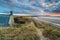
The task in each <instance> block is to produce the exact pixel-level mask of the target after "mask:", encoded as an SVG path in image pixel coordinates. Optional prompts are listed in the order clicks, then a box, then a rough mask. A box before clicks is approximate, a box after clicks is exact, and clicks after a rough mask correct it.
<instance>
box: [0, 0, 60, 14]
mask: <svg viewBox="0 0 60 40" xmlns="http://www.w3.org/2000/svg"><path fill="white" fill-rule="evenodd" d="M9 11H13V12H14V13H28V14H39V13H44V12H54V13H59V12H60V0H0V13H8V12H9Z"/></svg>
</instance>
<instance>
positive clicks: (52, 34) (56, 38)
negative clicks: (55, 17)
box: [40, 22, 60, 40]
mask: <svg viewBox="0 0 60 40" xmlns="http://www.w3.org/2000/svg"><path fill="white" fill-rule="evenodd" d="M40 24H41V26H42V27H43V29H44V31H43V35H44V36H45V37H48V38H49V39H50V40H60V28H59V27H58V26H54V25H52V24H47V23H44V22H40Z"/></svg>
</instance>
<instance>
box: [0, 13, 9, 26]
mask: <svg viewBox="0 0 60 40" xmlns="http://www.w3.org/2000/svg"><path fill="white" fill-rule="evenodd" d="M8 23H9V16H8V15H4V14H0V26H8V25H9V24H8Z"/></svg>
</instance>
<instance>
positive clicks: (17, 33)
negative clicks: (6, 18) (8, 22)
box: [0, 26, 40, 40]
mask: <svg viewBox="0 0 60 40" xmlns="http://www.w3.org/2000/svg"><path fill="white" fill-rule="evenodd" d="M0 40H40V39H39V36H38V35H37V33H36V29H35V28H34V27H31V26H30V27H18V28H16V27H5V28H4V27H1V28H0Z"/></svg>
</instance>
